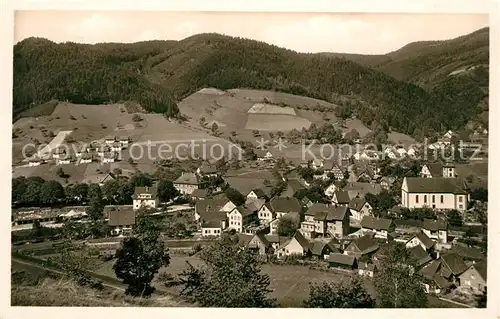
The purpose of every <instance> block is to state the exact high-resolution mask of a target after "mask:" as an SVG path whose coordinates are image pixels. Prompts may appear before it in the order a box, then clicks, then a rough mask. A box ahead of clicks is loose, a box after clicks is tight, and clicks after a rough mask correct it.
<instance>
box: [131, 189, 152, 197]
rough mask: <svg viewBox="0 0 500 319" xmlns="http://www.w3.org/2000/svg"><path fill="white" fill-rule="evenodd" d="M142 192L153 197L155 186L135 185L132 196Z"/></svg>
mask: <svg viewBox="0 0 500 319" xmlns="http://www.w3.org/2000/svg"><path fill="white" fill-rule="evenodd" d="M142 194H151V196H152V197H153V198H154V197H155V196H156V187H155V186H151V187H149V186H144V187H136V188H135V189H134V197H136V196H139V195H142Z"/></svg>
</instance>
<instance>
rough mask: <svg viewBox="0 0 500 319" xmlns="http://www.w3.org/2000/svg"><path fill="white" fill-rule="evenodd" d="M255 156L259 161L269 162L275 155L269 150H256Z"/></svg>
mask: <svg viewBox="0 0 500 319" xmlns="http://www.w3.org/2000/svg"><path fill="white" fill-rule="evenodd" d="M255 155H256V156H257V160H258V161H269V160H272V159H273V158H274V156H273V153H271V151H269V150H262V149H257V150H255Z"/></svg>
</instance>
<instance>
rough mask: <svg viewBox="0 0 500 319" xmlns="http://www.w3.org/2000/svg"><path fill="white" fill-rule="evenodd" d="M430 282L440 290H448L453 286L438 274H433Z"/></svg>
mask: <svg viewBox="0 0 500 319" xmlns="http://www.w3.org/2000/svg"><path fill="white" fill-rule="evenodd" d="M432 280H434V282H435V283H436V285H437V286H438V287H439V288H440V289H444V288H448V287H450V286H452V285H453V283H452V282H451V281H449V280H447V279H446V278H444V277H443V276H441V275H439V274H435V275H434V276H433V277H432Z"/></svg>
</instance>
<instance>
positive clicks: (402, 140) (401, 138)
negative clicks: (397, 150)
mask: <svg viewBox="0 0 500 319" xmlns="http://www.w3.org/2000/svg"><path fill="white" fill-rule="evenodd" d="M388 140H389V142H393V143H396V144H403V145H404V146H405V147H408V146H410V145H412V144H415V143H416V140H415V139H414V138H413V137H411V136H409V135H406V134H403V133H398V132H391V133H389V136H388Z"/></svg>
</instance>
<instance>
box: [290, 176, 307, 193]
mask: <svg viewBox="0 0 500 319" xmlns="http://www.w3.org/2000/svg"><path fill="white" fill-rule="evenodd" d="M288 186H289V187H290V188H291V189H292V191H293V192H294V193H295V192H297V191H298V190H301V189H304V186H302V184H300V182H299V181H298V180H296V179H289V180H288Z"/></svg>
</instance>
